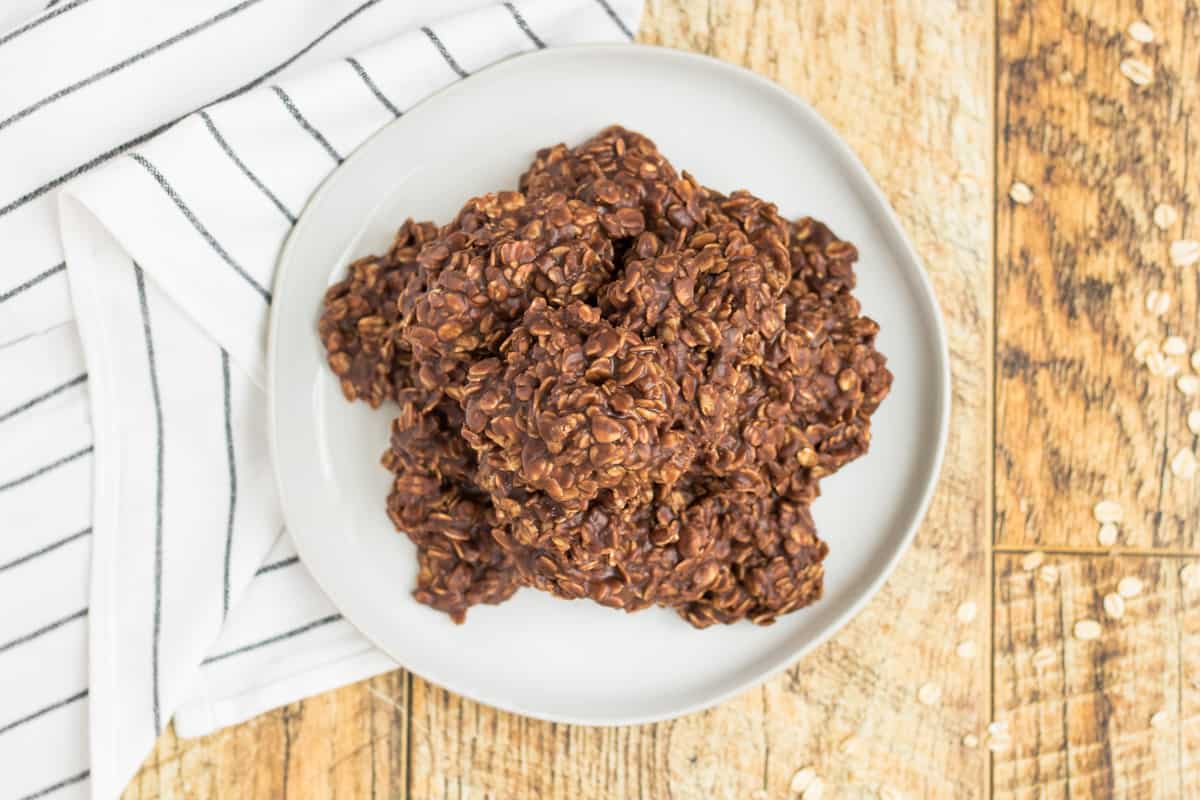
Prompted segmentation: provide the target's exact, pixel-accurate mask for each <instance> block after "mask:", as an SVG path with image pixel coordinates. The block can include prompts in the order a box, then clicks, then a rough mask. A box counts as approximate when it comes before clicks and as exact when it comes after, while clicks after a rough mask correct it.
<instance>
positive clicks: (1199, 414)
mask: <svg viewBox="0 0 1200 800" xmlns="http://www.w3.org/2000/svg"><path fill="white" fill-rule="evenodd" d="M1187 426H1188V430H1189V431H1191V432H1192V433H1194V434H1196V435H1197V436H1200V408H1197V409H1193V410H1191V411H1189V412H1188V415H1187Z"/></svg>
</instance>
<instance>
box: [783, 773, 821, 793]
mask: <svg viewBox="0 0 1200 800" xmlns="http://www.w3.org/2000/svg"><path fill="white" fill-rule="evenodd" d="M816 779H817V771H816V770H815V769H813V768H812V767H803V768H802V769H798V770H796V772H795V774H793V775H792V782H791V783H790V784H789V785H788V788H789V789H791V790H792V794H800V793H801V792H803V791H804V790H805V789H807V788H808V787H809V786H811V785H812V782H813V781H815V780H816Z"/></svg>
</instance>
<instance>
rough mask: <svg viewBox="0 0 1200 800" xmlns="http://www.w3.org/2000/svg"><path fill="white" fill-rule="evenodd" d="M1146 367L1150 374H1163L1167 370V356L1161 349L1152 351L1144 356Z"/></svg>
mask: <svg viewBox="0 0 1200 800" xmlns="http://www.w3.org/2000/svg"><path fill="white" fill-rule="evenodd" d="M1146 369H1148V370H1150V374H1151V375H1163V374H1166V371H1167V357H1166V356H1164V355H1163V354H1162V352H1161V351H1158V350H1156V351H1154V352H1153V353H1151V354H1150V355H1148V356H1146Z"/></svg>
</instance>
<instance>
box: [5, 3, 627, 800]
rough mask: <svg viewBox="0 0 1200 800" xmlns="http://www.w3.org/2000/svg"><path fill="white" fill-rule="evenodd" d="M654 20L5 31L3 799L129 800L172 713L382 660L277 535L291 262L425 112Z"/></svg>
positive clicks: (379, 17) (615, 12) (542, 7)
mask: <svg viewBox="0 0 1200 800" xmlns="http://www.w3.org/2000/svg"><path fill="white" fill-rule="evenodd" d="M640 13H641V2H640V0H524V1H523V2H503V3H494V2H483V1H482V0H441V1H440V2H437V3H434V2H426V3H412V2H407V3H405V2H399V0H390V1H389V2H384V1H382V0H365V1H363V0H320V1H319V2H318V0H242V2H230V0H204V1H203V2H191V3H187V4H173V3H171V4H163V3H157V2H151V1H150V0H144V1H143V2H130V0H123V2H117V0H68V1H67V2H63V3H59V4H56V5H54V6H53V7H51V8H50V9H48V10H47V11H45V12H43V13H42V14H41V15H40V16H37V17H32V18H26V19H25V20H24V21H21V22H18V23H17V24H16V27H14V28H13V29H11V30H10V31H9V32H8V33H3V34H0V76H10V75H16V76H19V80H13V81H9V80H7V79H6V80H0V254H3V256H4V260H3V262H0V263H2V266H0V602H3V603H4V604H5V608H6V613H5V614H3V615H0V774H2V775H3V777H2V778H0V798H3V797H18V798H30V797H43V796H53V797H56V798H57V797H68V796H87V795H88V794H92V795H94V796H97V797H112V796H115V795H116V794H118V793H119V792H120V791H121V789H122V788H123V786H124V785H125V783H126V782H127V781H128V779H129V778H130V776H131V775H132V774H133V773H134V771H135V770H136V769H137V767H138V765H139V764H140V763H141V761H142V759H143V758H144V757H145V755H146V753H147V751H148V750H149V748H150V747H151V746H152V744H153V741H154V739H155V737H156V736H157V735H158V734H159V733H160V732H161V731H162V730H163V728H164V727H165V725H166V724H167V723H168V721H169V720H171V719H172V718H174V721H175V725H176V731H177V733H179V734H180V735H185V736H190V735H199V734H203V733H207V732H210V731H212V730H215V729H217V728H220V727H222V726H224V725H228V724H231V723H234V722H237V721H240V720H242V719H245V718H247V717H250V716H253V715H254V714H257V713H260V712H262V711H264V710H266V709H269V708H272V707H274V706H278V705H281V704H283V703H287V702H290V701H292V700H296V699H299V698H301V697H304V696H306V695H308V694H311V693H314V692H319V691H323V690H326V689H330V688H333V687H335V686H338V685H342V684H345V683H348V682H351V681H355V680H360V679H362V678H365V677H368V676H370V675H373V674H377V673H378V672H381V671H384V670H387V669H391V668H394V666H395V664H394V663H392V662H391V661H390V660H389V659H388V658H387V657H386V656H384V655H383V654H382V653H380V652H378V651H377V650H375V649H374V648H373V647H372V646H371V645H370V644H369V643H368V642H366V641H365V640H363V639H362V638H361V636H360V635H359V634H358V633H357V632H356V631H355V630H354V629H353V628H352V627H351V626H350V625H349V624H348V623H347V622H345V621H344V620H342V619H341V617H340V615H339V614H338V613H337V612H336V610H335V609H334V608H333V607H332V606H331V605H330V603H329V601H328V600H327V599H326V598H325V597H324V596H323V595H322V594H321V592H320V591H319V589H317V587H316V586H315V584H314V583H313V582H312V579H311V578H310V577H309V576H308V574H307V573H306V572H305V571H304V569H303V566H302V565H300V564H299V563H297V558H296V555H295V551H294V549H293V548H292V545H291V542H290V540H289V539H288V537H287V533H286V531H283V530H282V516H281V512H280V509H279V507H278V501H277V499H276V497H275V493H274V482H273V479H272V476H271V465H270V462H269V456H268V448H267V444H266V438H265V435H266V434H265V427H266V426H265V422H266V420H265V413H266V412H265V405H266V402H265V401H266V398H265V395H264V393H263V388H262V387H263V376H264V371H265V345H266V341H265V329H266V320H267V315H268V313H269V309H270V303H271V286H272V282H273V272H274V268H275V262H276V258H277V256H278V253H279V250H280V248H281V246H282V244H283V242H284V240H285V239H286V237H287V235H288V232H289V231H290V229H291V226H292V224H293V223H294V222H295V220H296V217H297V216H298V215H299V214H300V213H301V212H302V210H303V208H304V205H305V203H306V202H307V199H308V197H309V195H310V194H311V193H312V192H313V190H314V189H316V187H317V186H318V185H319V184H320V183H321V181H322V180H323V179H324V178H325V177H326V176H327V175H328V174H329V173H330V172H331V171H332V170H333V169H335V168H336V167H337V165H338V164H339V163H341V161H342V160H343V159H344V158H345V157H346V156H347V155H349V154H350V153H351V152H352V151H353V150H354V149H355V148H356V147H358V145H360V144H361V143H362V142H363V141H365V140H366V139H367V138H368V137H369V136H371V134H373V133H374V132H375V131H377V130H379V129H380V128H381V127H382V126H384V125H386V124H388V123H390V122H391V121H393V120H394V119H396V118H397V117H399V116H401V115H402V114H403V113H404V112H405V111H406V110H407V109H408V108H410V107H412V106H413V105H414V104H415V103H417V102H419V101H420V100H421V99H422V98H423V97H425V96H427V95H428V94H430V93H431V92H433V91H435V90H437V89H438V88H440V87H442V86H445V85H447V84H449V83H451V82H453V81H456V80H459V79H461V78H463V77H466V76H468V75H470V74H471V73H472V72H475V71H477V70H479V69H482V68H484V67H486V66H487V65H488V64H490V63H493V62H495V61H497V60H499V59H502V58H505V57H507V56H510V55H513V54H516V53H520V52H523V51H528V50H533V49H538V48H542V47H548V46H556V45H563V44H571V43H578V42H599V41H625V40H627V39H629V38H632V31H633V30H635V29H636V25H637V21H638V19H639V17H640ZM195 109H203V110H200V111H195ZM464 122H465V123H469V124H477V123H478V121H472V120H467V119H464ZM76 326H77V328H76ZM77 330H78V333H77ZM89 501H90V502H89ZM89 637H90V638H89Z"/></svg>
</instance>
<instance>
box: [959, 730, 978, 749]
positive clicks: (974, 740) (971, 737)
mask: <svg viewBox="0 0 1200 800" xmlns="http://www.w3.org/2000/svg"><path fill="white" fill-rule="evenodd" d="M962 742H963V747H969V748H971V749H972V750H974V749H975V748H976V747H979V737H978V736H976V735H975V734H973V733H968V734H967V735H966V736H964V737H963V740H962Z"/></svg>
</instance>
